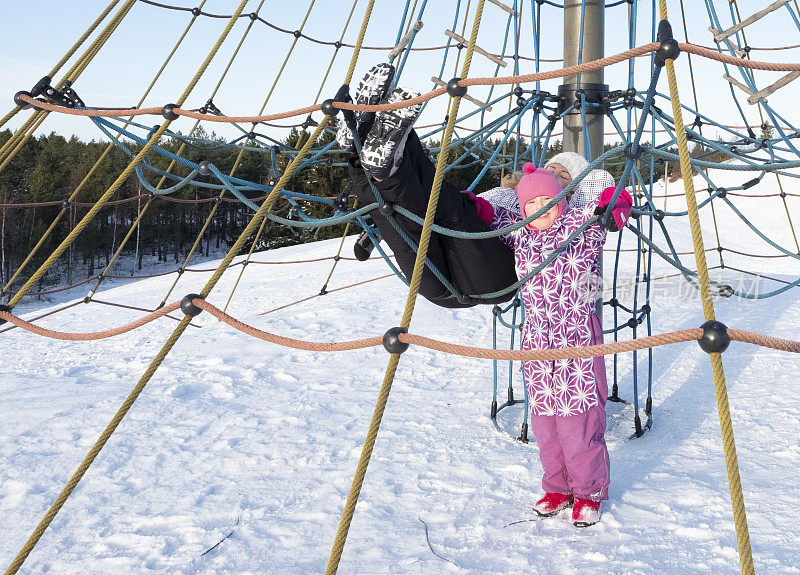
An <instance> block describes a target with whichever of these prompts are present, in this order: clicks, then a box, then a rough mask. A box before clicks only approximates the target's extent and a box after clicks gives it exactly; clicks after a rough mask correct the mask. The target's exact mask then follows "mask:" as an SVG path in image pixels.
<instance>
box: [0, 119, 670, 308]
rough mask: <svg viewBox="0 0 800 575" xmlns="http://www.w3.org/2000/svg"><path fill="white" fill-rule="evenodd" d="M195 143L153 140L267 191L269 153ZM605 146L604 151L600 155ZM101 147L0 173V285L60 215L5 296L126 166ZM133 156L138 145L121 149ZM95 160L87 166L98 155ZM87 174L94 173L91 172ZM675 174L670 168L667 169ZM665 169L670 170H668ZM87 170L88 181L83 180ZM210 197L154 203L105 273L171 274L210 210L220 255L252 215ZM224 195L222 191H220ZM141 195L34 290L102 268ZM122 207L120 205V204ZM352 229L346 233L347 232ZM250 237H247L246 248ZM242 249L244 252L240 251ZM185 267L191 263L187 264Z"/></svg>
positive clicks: (76, 146)
mask: <svg viewBox="0 0 800 575" xmlns="http://www.w3.org/2000/svg"><path fill="white" fill-rule="evenodd" d="M193 135H194V136H195V137H197V138H203V139H205V140H207V142H208V144H207V145H204V147H203V148H202V149H198V148H197V147H191V146H184V145H182V142H181V140H180V139H177V138H169V139H166V140H164V141H162V142H161V143H160V145H161V146H162V147H163V148H165V149H166V150H168V151H170V152H173V153H178V152H180V154H179V155H180V156H182V157H184V158H186V159H187V160H190V161H192V162H194V163H199V162H201V161H203V160H206V161H208V162H211V163H213V164H214V165H215V166H216V167H218V168H219V169H220V171H222V172H224V173H228V174H230V173H233V174H235V176H236V177H238V178H241V179H243V180H247V181H252V182H256V183H259V184H264V185H269V184H270V182H271V181H274V180H275V179H277V178H276V174H275V173H274V167H273V165H272V162H271V159H270V154H269V150H268V149H267V148H265V149H264V150H263V153H262V152H254V151H245V152H244V153H243V154H241V155H240V154H239V150H237V149H235V148H232V147H229V146H224V145H223V144H224V140H223V139H221V138H219V137H218V136H216V135H215V134H213V133H211V134H209V133H207V132H205V131H204V130H203V128H202V127H199V128H198V130H197V131H196V132H195V133H194V134H193ZM10 137H11V132H10V131H8V130H6V131H3V132H0V145H2V144H3V143H5V142H6V141H7V140H8V139H9V138H10ZM309 137H310V134H309V133H308V132H306V131H299V130H297V129H292V131H291V132H290V133H289V134H288V136H287V137H286V139H285V140H284V141H283V143H285V144H286V145H287V146H290V147H293V148H299V147H301V146H302V145H303V144H304V143H305V141H306V140H307V138H309ZM332 139H333V135H332V134H330V133H325V134H324V135H323V137H322V138H321V141H320V142H319V143H318V144H317V145H325V144H327V143H329V142H330V141H332ZM427 145H429V146H431V147H438V145H439V143H438V142H428V143H427ZM499 145H500V140H491V139H490V140H487V141H486V142H485V144H484V148H485V150H493V149H494V148H496V147H497V146H499ZM526 145H527V144H526V142H524V141H520V147H519V149H520V150H524V149H525V148H526ZM610 147H611V146H610V145H609V146H607V149H608V148H610ZM107 148H109V144H108V143H107V142H96V141H90V142H85V141H82V140H80V139H78V138H77V137H74V136H73V137H71V138H65V137H63V136H61V135H58V134H55V133H51V134H49V135H41V136H38V137H34V138H30V139H28V140H27V142H26V143H25V144H24V145H23V146H22V148H21V149H20V150H19V151H18V152H17V154H16V155H15V156H14V158H13V160H12V161H11V162H10V163H9V164H8V165H7V166H6V168H5V169H4V170H3V171H2V172H0V204H2V208H0V287H2V286H4V285H6V283H8V280H9V278H11V276H12V274H14V272H15V271H16V270H17V269H18V268H19V266H20V264H21V263H22V262H23V261H24V260H25V258H26V257H27V256H28V254H29V253H30V252H31V250H32V249H33V248H34V247H35V246H36V245H37V243H38V242H39V241H40V239H41V238H42V237H43V236H44V235H45V232H46V230H47V229H48V228H49V227H50V226H51V224H52V223H53V221H54V220H55V219H56V218H57V217H58V216H59V215H61V217H60V219H59V221H58V223H56V225H55V227H54V229H53V230H52V233H50V234H49V237H48V238H47V239H46V240H44V242H43V243H42V245H41V247H40V249H39V250H38V252H37V253H36V255H35V256H34V257H33V259H32V260H31V261H30V262H29V263H28V264H27V266H26V269H25V270H24V272H23V273H22V274H20V277H19V278H17V279H16V280H15V282H14V286H12V287H11V288H10V290H9V292H13V291H14V288H15V287H17V288H18V287H19V286H20V285H21V284H22V282H23V281H25V280H26V279H27V277H29V275H30V274H31V273H33V271H34V270H36V269H37V268H38V267H39V266H40V265H41V263H42V262H43V261H44V260H45V259H46V258H47V257H48V256H49V255H50V254H51V253H52V251H53V250H54V249H55V248H56V247H57V246H58V244H59V243H60V242H61V241H62V240H63V238H64V237H65V236H66V235H67V234H68V233H69V231H70V230H71V229H73V228H74V226H75V224H76V223H77V222H79V221H80V220H81V218H82V217H83V216H84V215H85V214H86V212H88V210H89V209H90V207H89V206H88V205H82V204H92V203H94V202H96V201H97V200H98V199H99V198H100V197H101V196H102V195H103V194H104V193H105V192H106V190H108V189H109V187H111V185H112V184H114V182H115V181H116V180H117V178H118V177H119V176H120V174H121V172H122V171H123V170H124V169H125V167H126V166H127V165H128V164H129V161H130V158H129V157H128V156H127V155H126V154H125V153H124V152H123V151H122V150H120V149H119V148H118V147H116V146H111V147H110V149H107ZM129 148H130V149H131V151H132V152H133V153H137V152H138V151H139V150H140V147H139V146H136V145H129ZM514 149H515V142H514V140H513V139H509V141H508V142H507V143H506V145H505V146H504V151H505V153H509V154H510V153H513V150H514ZM466 151H467V149H466V148H465V147H464V146H463V145H459V146H456V147H455V148H454V149H453V150H452V151H451V155H450V158H451V160H452V159H454V158H458V157H459V156H461V155H462V154H463V153H464V152H466ZM560 151H561V142H560V141H556V142H555V143H554V144H553V145H552V146H551V147H550V148H549V149H548V153H547V156H548V157H549V156H552V155H553V154H556V153H558V152H560ZM104 155H105V157H103V159H102V161H100V162H99V163H97V166H96V167H95V164H96V162H97V161H98V159H99V158H101V156H104ZM482 155H484V156H485V152H484V153H482V154H479V157H478V158H475V157H467V158H466V159H465V160H464V161H463V162H462V164H463V166H462V167H460V168H458V169H454V170H451V171H450V172H449V173H448V174H447V180H448V181H449V182H450V183H451V184H453V185H454V186H456V187H459V188H460V189H466V188H467V187H468V186H469V185H470V184H471V183H472V182H473V180H474V179H475V178H476V177H477V176H478V175H479V173H480V171H481V169H482V168H483V166H484V163H485V161H484V160H483V159H482V158H481V157H480V156H482ZM623 160H624V158H623V157H622V155H621V154H620V157H619V158H618V159H616V158H612V161H610V162H609V163H608V164H607V166H606V167H607V169H609V170H610V171H611V172H612V174H613V175H614V176H615V178H618V177H619V176H620V175H621V173H622V161H623ZM149 161H150V162H152V165H153V166H155V167H157V168H159V169H162V170H168V171H170V173H173V174H175V175H177V176H180V177H184V176H186V175H187V174H188V173H189V168H187V167H186V166H183V165H181V164H176V165H172V166H170V163H171V162H170V160H169V159H168V158H166V157H163V156H162V155H160V154H155V153H153V154H151V155H150V156H149ZM276 163H277V167H278V170H279V172H280V173H282V172H283V170H284V169H285V168H286V166H287V165H288V160H287V158H285V157H284V156H282V155H280V156H278V160H277V162H276ZM647 164H648V163H647V162H643V165H642V169H643V176H644V177H645V181H647V179H649V165H647ZM93 167H94V169H93ZM675 168H677V167H675ZM672 169H673V166H671V165H670V171H672ZM90 172H91V174H90ZM87 174H90V175H89V176H88V177H87ZM144 175H145V177H146V178H147V181H148V182H149V183H150V184H151V185H153V186H156V185H157V184H159V182H160V180H161V177H160V176H159V175H158V174H156V173H154V172H152V171H148V170H145V171H144ZM653 175H654V177H655V178H660V177H662V176H663V166H661V165H659V166H656V171H655V172H654V174H653ZM500 177H501V170H499V169H495V168H493V169H490V170H489V171H488V172H487V173H486V174H485V175H484V177H483V178H482V179H481V181H480V182H479V183H478V185H477V186H476V188H475V192H476V193H480V192H482V191H485V190H487V189H490V188H492V187H494V186H497V185H498V183H499V181H500ZM197 181H206V182H211V183H218V181H216V180H215V179H214V178H213V177H212V176H199V177H198V179H197ZM346 181H347V169H346V167H343V166H336V165H331V162H323V163H320V164H317V165H315V166H313V167H310V168H307V169H305V170H303V171H302V172H301V173H299V174H296V175H294V176H293V177H292V178H291V179H290V180H289V182H288V184H287V186H286V189H287V190H291V191H296V192H301V193H304V194H309V195H314V196H324V197H336V196H337V195H338V194H339V193H340V191H341V190H342V189H343V188H344V186H345V184H346ZM173 184H174V182H173V181H169V180H166V181H165V182H164V183H162V184H161V185H160V187H169V186H171V185H173ZM78 186H80V192H79V194H78V195H77V197H76V198H75V199H74V201H73V202H72V203H71V204H69V205H67V204H64V203H63V202H64V201H65V200H66V199H67V198H68V197H69V196H70V195H71V194H72V193H73V192H74V191H75V190H76V188H77V187H78ZM218 195H219V191H216V190H209V189H205V188H201V187H198V186H194V185H188V186H186V187H184V188H183V189H181V190H179V191H178V192H175V193H174V194H171V195H170V196H169V197H167V198H162V197H158V196H157V197H155V198H154V199H153V202H152V204H151V206H150V208H149V209H148V210H147V211H146V213H145V215H144V216H143V217H142V219H141V223H140V225H139V227H138V228H137V229H136V230H135V232H134V233H133V234H132V235H131V238H130V239H129V241H128V242H127V243H126V245H125V247H124V249H123V251H122V256H123V258H124V259H125V262H126V264H125V266H124V267H122V268H120V269H117V268H112V269H111V270H110V271H109V274H110V275H114V274H115V273H116V274H130V275H133V274H134V273H135V271H136V270H141V269H142V268H143V267H145V266H147V265H148V264H151V263H154V262H162V263H170V264H172V265H174V267H176V268H177V267H178V266H180V265H181V264H183V262H184V260H185V258H186V256H187V253H188V252H189V250H190V249H191V248H192V246H194V244H195V241H196V239H197V237H198V236H199V235H200V232H201V230H202V229H203V226H204V225H206V222H207V220H208V218H209V216H210V214H211V213H212V211H213V212H214V213H213V217H212V218H211V220H210V221H209V222H208V224H207V227H206V229H205V231H204V232H203V234H202V237H201V239H200V240H199V243H198V244H197V246H196V248H195V259H197V256H202V257H210V256H211V255H212V254H215V253H218V252H219V251H220V250H223V249H227V248H229V247H230V246H231V245H232V244H233V242H234V241H235V240H236V238H238V237H239V235H240V234H241V232H242V230H243V229H244V227H245V226H246V225H247V223H248V222H249V220H250V217H251V216H252V210H250V209H249V208H247V207H246V206H245V205H243V204H241V203H239V202H229V201H222V202H219V203H216V202H215V201H213V200H214V198H215V197H216V196H218ZM246 195H247V196H248V197H250V198H251V199H252V198H257V197H259V196H263V194H262V193H258V192H248V193H246ZM225 197H226V198H231V197H232V196H231V194H230V193H226V194H225ZM148 199H149V197H148V192H147V190H146V188H145V187H144V186H143V185H142V183H141V182H140V180H139V178H138V177H137V175H136V174H135V173H134V174H132V175H130V176H129V177H127V178H126V179H125V180H124V181H123V182H122V183H121V185H120V186H119V189H118V190H117V192H116V193H115V195H114V197H113V198H112V202H113V203H110V205H108V206H106V207H104V208H103V209H102V210H101V211H100V212H99V213H98V214H97V215H96V216H95V217H94V219H93V220H92V221H91V222H90V223H89V224H88V226H87V227H86V228H85V229H84V230H83V232H82V233H81V234H80V235H79V236H78V237H77V238H76V240H75V241H74V242H73V244H72V245H71V246H70V247H69V249H68V250H67V252H65V254H64V255H62V257H61V258H60V259H59V261H58V262H57V263H56V264H55V265H54V266H53V267H52V268H51V270H50V271H49V272H48V273H47V274H46V275H45V276H44V277H43V278H42V279H41V280H40V282H39V284H38V286H37V291H42V290H44V289H47V288H48V287H49V286H53V285H55V284H62V283H66V284H71V283H73V282H78V281H80V280H82V279H85V278H87V277H92V276H95V275H97V274H98V273H100V271H102V270H103V268H105V266H107V265H108V263H109V262H110V261H111V258H112V255H113V254H114V252H115V251H116V250H117V249H118V248H119V246H120V243H121V242H122V240H123V238H124V237H125V235H126V234H127V233H128V230H129V229H130V228H131V226H132V225H133V223H134V222H135V220H136V218H137V216H138V215H139V212H140V210H141V209H142V208H143V206H144V205H146V203H147V201H148ZM125 200H127V201H125ZM48 202H49V203H52V204H53V205H40V206H22V205H21V204H37V203H48ZM302 205H303V209H304V211H305V212H306V213H307V214H309V215H311V216H314V217H327V216H330V215H332V213H333V212H332V210H331V208H330V207H328V206H325V205H323V204H321V203H319V202H302ZM275 213H277V214H278V215H281V216H283V217H289V216H290V214H291V209H290V205H289V204H288V202H286V201H280V202H279V203H278V204H277V207H276V210H275ZM344 229H345V226H344V225H339V226H332V227H325V228H320V229H319V230H316V231H315V230H311V231H302V230H300V229H288V228H286V227H285V226H282V225H278V224H275V223H272V222H268V223H267V224H266V225H265V227H264V231H263V233H262V235H261V237H260V238H259V240H258V244H257V245H256V249H257V250H265V249H271V248H277V247H283V246H287V245H293V244H297V243H304V242H307V241H313V240H317V239H327V238H332V237H341V235H342V234H343V232H344ZM358 231H359V230H357V229H355V228H354V227H353V226H351V227H350V232H349V233H357V232H358ZM252 239H253V238H251V239H250V241H252ZM249 247H250V245H247V246H246V247H245V249H249ZM192 261H193V262H194V261H195V260H194V259H193V260H192Z"/></svg>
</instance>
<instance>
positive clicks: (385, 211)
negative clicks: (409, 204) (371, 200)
mask: <svg viewBox="0 0 800 575" xmlns="http://www.w3.org/2000/svg"><path fill="white" fill-rule="evenodd" d="M378 211H379V212H380V213H381V215H382V216H386V217H389V216H391V215H392V214H393V213H394V204H393V203H391V202H385V203H384V204H383V205H382V206H379V207H378Z"/></svg>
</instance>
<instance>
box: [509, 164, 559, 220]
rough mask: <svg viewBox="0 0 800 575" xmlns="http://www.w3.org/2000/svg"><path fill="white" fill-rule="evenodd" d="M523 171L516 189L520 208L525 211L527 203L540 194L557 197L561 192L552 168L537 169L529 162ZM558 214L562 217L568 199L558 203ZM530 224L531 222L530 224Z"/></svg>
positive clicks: (523, 167)
mask: <svg viewBox="0 0 800 575" xmlns="http://www.w3.org/2000/svg"><path fill="white" fill-rule="evenodd" d="M522 171H523V172H524V173H525V175H524V176H522V179H521V180H520V181H519V183H518V184H517V187H516V189H515V190H514V191H515V192H516V193H517V200H518V201H519V210H520V212H522V213H523V214H524V213H525V204H527V203H528V202H529V201H531V200H532V199H534V198H538V197H539V196H547V197H548V198H550V199H553V198H555V197H556V196H557V195H558V194H560V193H561V185H560V184H559V183H558V180H557V179H556V176H555V174H553V172H551V171H550V170H545V169H538V170H537V169H536V166H534V165H533V164H531V163H530V162H527V163H526V164H525V165H524V166H522ZM556 207H557V208H558V214H557V215H556V218H558V217H560V216H561V214H563V213H564V212H565V211H567V200H566V199H564V198H561V201H560V202H558V204H556ZM528 226H530V224H528Z"/></svg>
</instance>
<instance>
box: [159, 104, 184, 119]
mask: <svg viewBox="0 0 800 575" xmlns="http://www.w3.org/2000/svg"><path fill="white" fill-rule="evenodd" d="M177 107H178V105H177V104H167V105H166V106H164V107H163V108H161V115H162V116H164V118H166V119H167V120H170V121H174V120H177V119H178V118H180V116H178V114H176V113H175V108H177Z"/></svg>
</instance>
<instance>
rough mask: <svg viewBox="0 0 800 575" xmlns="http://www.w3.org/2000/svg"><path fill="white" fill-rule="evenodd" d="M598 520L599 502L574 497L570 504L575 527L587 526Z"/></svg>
mask: <svg viewBox="0 0 800 575" xmlns="http://www.w3.org/2000/svg"><path fill="white" fill-rule="evenodd" d="M598 521H600V502H599V501H592V500H591V499H580V498H578V497H576V498H575V504H574V505H573V506H572V524H573V525H575V527H589V525H594V524H595V523H597V522H598Z"/></svg>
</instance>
